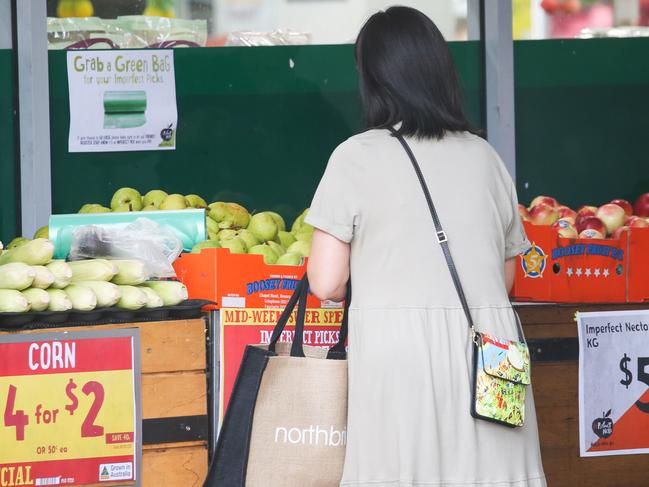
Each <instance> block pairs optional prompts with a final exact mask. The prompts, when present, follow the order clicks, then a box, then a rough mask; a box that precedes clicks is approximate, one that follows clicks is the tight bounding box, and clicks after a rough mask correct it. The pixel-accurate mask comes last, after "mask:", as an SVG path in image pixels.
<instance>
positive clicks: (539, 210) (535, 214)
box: [530, 203, 559, 225]
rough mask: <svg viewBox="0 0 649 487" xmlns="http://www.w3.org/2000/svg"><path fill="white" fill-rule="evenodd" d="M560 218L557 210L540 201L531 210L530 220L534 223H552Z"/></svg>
mask: <svg viewBox="0 0 649 487" xmlns="http://www.w3.org/2000/svg"><path fill="white" fill-rule="evenodd" d="M558 219H559V213H558V212H557V210H556V209H555V208H553V207H552V206H550V205H547V204H545V203H539V204H537V205H536V206H533V207H532V209H531V210H530V221H531V222H532V223H534V225H552V224H553V223H554V222H556V221H557V220H558Z"/></svg>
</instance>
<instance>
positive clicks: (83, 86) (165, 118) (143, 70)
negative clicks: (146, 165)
mask: <svg viewBox="0 0 649 487" xmlns="http://www.w3.org/2000/svg"><path fill="white" fill-rule="evenodd" d="M67 68H68V86H69V93H68V95H69V99H70V133H69V135H68V150H69V151H70V152H118V151H120V152H121V151H144V150H174V149H175V148H176V137H177V135H178V109H177V106H176V78H175V71H174V51H173V49H168V50H167V49H165V50H162V49H143V50H128V51H122V50H114V51H94V50H88V51H69V52H68V53H67Z"/></svg>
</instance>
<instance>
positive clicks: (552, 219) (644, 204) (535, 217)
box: [518, 193, 649, 239]
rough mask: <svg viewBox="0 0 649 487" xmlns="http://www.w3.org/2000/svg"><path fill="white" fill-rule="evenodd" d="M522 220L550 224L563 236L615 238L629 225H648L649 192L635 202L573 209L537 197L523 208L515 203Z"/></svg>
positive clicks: (615, 200) (635, 226)
mask: <svg viewBox="0 0 649 487" xmlns="http://www.w3.org/2000/svg"><path fill="white" fill-rule="evenodd" d="M518 214H519V216H520V218H521V219H522V220H523V221H527V222H530V223H532V224H534V225H550V226H552V228H554V229H556V231H557V233H558V234H559V235H561V236H562V237H566V238H598V239H603V238H613V239H618V238H620V236H621V235H622V234H623V233H624V232H627V231H629V229H630V228H645V227H649V193H645V194H642V195H640V196H639V197H638V198H637V199H636V201H635V204H634V205H631V203H629V202H628V201H626V200H623V199H614V200H612V201H611V202H610V203H607V204H604V205H602V206H600V207H596V206H588V205H584V206H581V207H580V208H579V209H577V210H576V211H575V210H573V209H571V208H569V207H567V206H565V205H562V204H560V203H559V202H558V201H557V200H556V199H555V198H552V197H551V196H537V197H536V198H534V200H532V203H531V204H530V205H529V206H528V207H525V206H524V205H522V204H519V205H518Z"/></svg>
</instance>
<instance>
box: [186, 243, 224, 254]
mask: <svg viewBox="0 0 649 487" xmlns="http://www.w3.org/2000/svg"><path fill="white" fill-rule="evenodd" d="M220 247H221V245H220V244H219V243H218V242H216V241H214V240H204V241H202V242H199V243H197V244H196V245H194V247H193V248H192V254H200V253H201V250H203V249H218V248H220Z"/></svg>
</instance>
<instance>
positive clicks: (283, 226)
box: [265, 211, 286, 232]
mask: <svg viewBox="0 0 649 487" xmlns="http://www.w3.org/2000/svg"><path fill="white" fill-rule="evenodd" d="M265 213H268V214H269V215H270V216H272V217H273V220H275V223H277V228H278V229H279V231H280V232H283V231H284V230H286V223H285V222H284V219H283V218H282V215H280V214H279V213H275V212H274V211H266V212H265Z"/></svg>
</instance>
